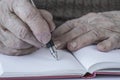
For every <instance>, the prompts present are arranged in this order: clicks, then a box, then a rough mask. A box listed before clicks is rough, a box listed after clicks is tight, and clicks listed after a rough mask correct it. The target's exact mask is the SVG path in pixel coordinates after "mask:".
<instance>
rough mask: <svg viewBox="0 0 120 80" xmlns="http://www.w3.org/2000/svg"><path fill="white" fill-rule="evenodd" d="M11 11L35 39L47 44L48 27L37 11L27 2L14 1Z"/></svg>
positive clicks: (48, 38) (48, 36)
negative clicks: (26, 26) (28, 28)
mask: <svg viewBox="0 0 120 80" xmlns="http://www.w3.org/2000/svg"><path fill="white" fill-rule="evenodd" d="M18 3H19V4H18ZM13 10H14V12H15V14H16V15H17V16H19V17H20V18H21V19H22V21H24V22H25V23H26V24H27V25H28V26H29V27H30V29H31V31H32V32H33V34H34V35H35V37H36V38H37V39H38V40H39V41H40V42H41V43H43V44H46V43H48V42H49V40H50V38H51V33H50V29H49V26H48V24H47V22H46V21H45V20H44V19H43V17H42V16H41V14H40V12H39V10H38V9H36V8H35V7H33V6H32V5H31V3H30V2H29V1H28V0H22V1H21V0H18V2H17V1H16V3H14V5H13Z"/></svg>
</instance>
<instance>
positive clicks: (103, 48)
mask: <svg viewBox="0 0 120 80" xmlns="http://www.w3.org/2000/svg"><path fill="white" fill-rule="evenodd" d="M98 49H99V50H100V51H105V49H106V47H105V46H104V45H103V44H99V45H98Z"/></svg>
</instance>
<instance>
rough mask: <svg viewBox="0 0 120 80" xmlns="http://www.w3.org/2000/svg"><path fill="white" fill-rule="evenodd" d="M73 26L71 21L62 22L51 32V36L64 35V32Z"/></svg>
mask: <svg viewBox="0 0 120 80" xmlns="http://www.w3.org/2000/svg"><path fill="white" fill-rule="evenodd" d="M73 28H74V25H73V24H72V22H71V21H67V22H66V23H64V24H62V25H61V26H59V27H58V28H57V29H56V30H55V31H54V32H53V37H54V38H56V37H59V36H61V35H64V34H65V33H67V32H69V31H70V30H72V29H73Z"/></svg>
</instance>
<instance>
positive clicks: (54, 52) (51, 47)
mask: <svg viewBox="0 0 120 80" xmlns="http://www.w3.org/2000/svg"><path fill="white" fill-rule="evenodd" d="M30 2H31V4H32V5H33V6H34V7H36V5H35V4H34V2H33V0H30ZM36 8H37V7H36ZM46 46H47V48H49V50H50V53H51V55H52V56H53V57H54V58H55V59H56V60H57V61H58V60H59V58H58V54H57V49H56V47H55V45H54V42H53V40H52V39H51V40H50V42H49V43H47V44H46Z"/></svg>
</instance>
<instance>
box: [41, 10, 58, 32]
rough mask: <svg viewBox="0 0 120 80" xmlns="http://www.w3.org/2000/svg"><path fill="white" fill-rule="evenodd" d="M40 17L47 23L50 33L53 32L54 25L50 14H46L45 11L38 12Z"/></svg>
mask: <svg viewBox="0 0 120 80" xmlns="http://www.w3.org/2000/svg"><path fill="white" fill-rule="evenodd" d="M39 11H40V13H41V15H42V17H43V18H44V19H45V20H46V22H47V23H48V25H49V28H50V31H51V32H52V31H54V29H55V27H56V26H55V23H54V22H53V16H52V14H51V13H50V12H48V11H47V10H43V9H42V10H39Z"/></svg>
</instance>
